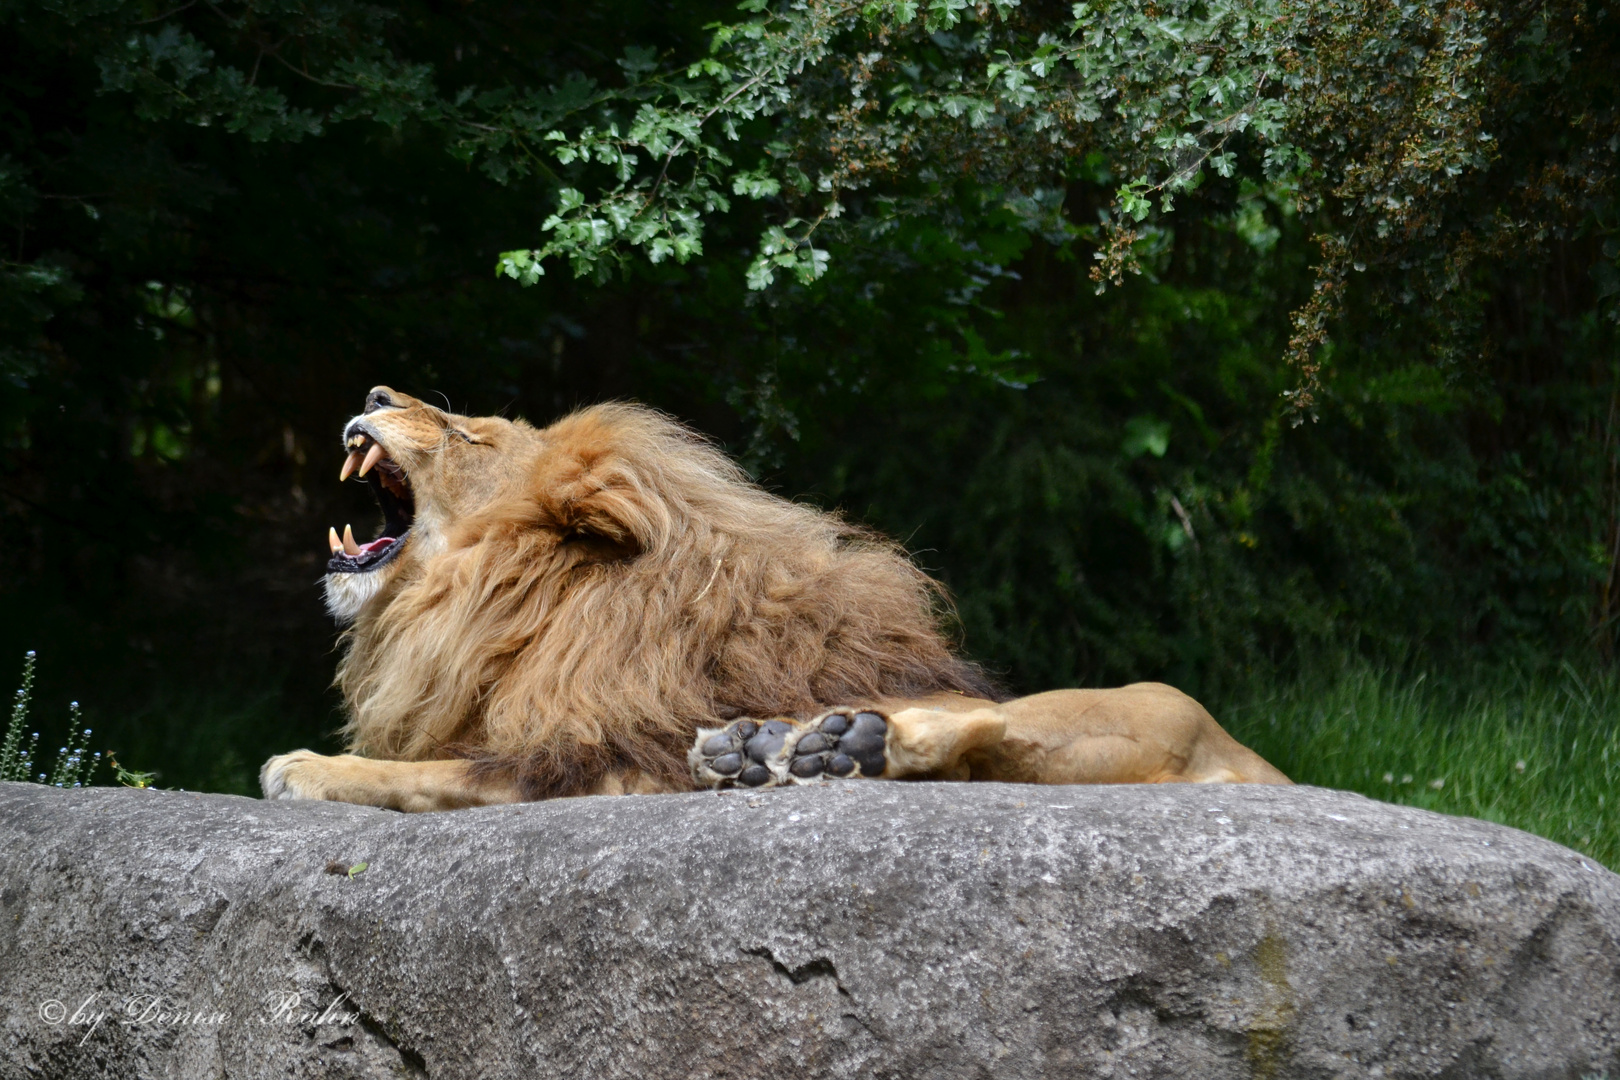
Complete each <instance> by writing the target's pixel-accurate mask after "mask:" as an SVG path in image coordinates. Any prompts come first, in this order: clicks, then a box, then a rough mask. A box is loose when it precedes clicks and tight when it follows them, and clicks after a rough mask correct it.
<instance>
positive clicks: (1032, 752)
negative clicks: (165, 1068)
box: [259, 386, 1289, 810]
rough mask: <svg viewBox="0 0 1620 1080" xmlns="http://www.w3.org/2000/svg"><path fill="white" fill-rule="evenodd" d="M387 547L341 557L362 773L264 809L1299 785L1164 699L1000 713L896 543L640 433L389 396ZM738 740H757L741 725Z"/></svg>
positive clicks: (364, 463) (380, 455) (364, 431)
mask: <svg viewBox="0 0 1620 1080" xmlns="http://www.w3.org/2000/svg"><path fill="white" fill-rule="evenodd" d="M343 445H344V446H345V447H346V448H347V450H348V459H347V460H346V461H345V462H344V464H343V470H342V478H343V479H347V478H348V477H349V476H350V474H351V473H353V474H355V475H357V476H359V477H362V478H365V479H366V480H367V481H369V483H370V485H371V489H372V492H373V493H374V494H375V495H376V497H377V500H378V502H379V503H380V504H381V507H382V514H383V532H382V535H380V536H379V537H378V538H377V539H375V540H372V541H371V542H370V543H366V544H360V543H356V541H355V539H354V536H353V534H352V532H351V531H350V530H349V529H348V528H345V529H344V533H343V536H342V537H341V538H340V537H339V536H338V535H337V531H336V530H335V529H334V530H333V531H332V533H331V535H330V544H331V548H332V561H331V562H330V563H329V564H328V566H327V575H326V602H327V606H328V607H329V608H330V609H331V611H332V614H333V616H335V617H336V618H337V620H338V621H339V622H340V623H344V624H347V625H348V630H347V631H346V632H345V633H344V641H345V644H346V646H347V653H346V655H345V656H344V658H343V661H342V664H341V666H340V667H339V670H338V684H339V686H341V688H342V690H343V695H344V698H345V700H346V701H347V704H348V714H349V721H348V725H347V726H346V728H345V729H344V730H345V734H346V735H347V737H348V743H349V747H350V749H351V750H353V751H354V752H353V753H350V754H342V755H339V756H336V757H325V756H322V755H319V754H314V753H311V752H309V751H308V750H297V751H294V752H293V753H290V754H282V755H279V756H277V757H273V758H271V759H270V760H269V761H267V762H266V763H265V765H264V768H263V769H262V770H261V771H260V774H259V778H260V783H261V784H262V786H263V788H264V794H265V797H266V798H271V799H277V798H279V799H299V798H305V799H337V800H341V801H344V802H355V803H365V804H369V805H373V806H387V807H393V808H395V809H399V810H440V809H450V808H454V807H461V806H475V805H480V804H486V803H504V802H516V801H520V800H526V799H543V798H548V797H552V796H560V795H583V794H592V793H603V794H606V793H621V792H661V791H690V790H693V789H696V788H703V787H717V786H723V785H728V784H734V783H735V784H742V785H745V786H749V787H761V786H770V785H777V784H791V783H804V782H808V781H814V780H819V779H821V778H822V777H824V776H840V777H845V776H847V777H880V776H881V777H885V778H898V777H907V778H917V779H953V780H1014V781H1028V782H1033V783H1048V784H1067V783H1142V782H1146V783H1153V782H1160V781H1175V780H1183V781H1250V782H1257V783H1273V784H1286V783H1288V782H1289V781H1288V778H1287V777H1285V776H1284V775H1283V774H1282V773H1280V772H1278V771H1277V770H1276V769H1274V768H1272V767H1271V766H1270V765H1269V764H1267V763H1266V762H1265V761H1264V760H1262V759H1261V758H1260V756H1259V755H1257V754H1255V753H1254V752H1253V751H1251V750H1248V749H1246V748H1245V747H1243V746H1241V745H1240V744H1239V743H1237V742H1236V741H1235V740H1234V739H1233V738H1232V737H1231V736H1230V735H1228V734H1227V733H1226V732H1225V731H1223V730H1222V729H1221V727H1220V726H1219V725H1218V724H1216V723H1215V721H1214V720H1213V719H1212V718H1211V717H1210V715H1209V714H1208V713H1207V712H1205V711H1204V710H1203V708H1202V707H1200V706H1199V704H1198V703H1197V702H1195V701H1193V700H1192V699H1191V698H1189V697H1187V696H1186V695H1185V694H1182V693H1180V692H1179V691H1177V690H1173V689H1171V688H1170V687H1168V686H1163V685H1160V684H1157V683H1138V684H1136V685H1133V686H1127V687H1124V688H1122V689H1119V690H1055V691H1052V692H1050V693H1045V694H1036V695H1034V696H1032V697H1025V698H1019V699H1017V700H1014V701H1007V700H1005V699H1004V696H1003V695H999V694H998V693H997V692H996V690H995V689H994V687H993V686H992V685H991V684H990V682H989V681H988V680H987V679H986V678H985V677H984V676H983V675H982V674H981V673H980V672H979V670H978V669H977V668H976V667H974V666H973V665H972V664H970V663H968V662H967V661H965V660H962V659H960V658H959V657H957V656H955V655H954V654H953V653H952V651H951V649H950V646H949V645H948V644H947V642H946V640H945V637H944V636H943V634H942V633H941V630H940V625H939V609H940V606H941V603H940V602H941V598H942V597H941V588H940V586H939V585H938V583H936V582H935V581H933V580H932V579H931V578H929V577H928V576H927V575H926V574H924V573H923V572H922V571H920V570H918V569H917V568H916V567H915V566H914V565H912V563H911V561H910V560H909V559H908V558H907V557H906V554H905V552H904V551H902V550H901V549H900V548H899V547H898V546H896V545H895V544H893V543H890V542H889V541H887V540H885V539H883V538H881V537H878V536H876V535H874V534H872V533H870V532H867V531H866V530H864V529H861V528H858V527H856V526H853V525H850V524H849V523H847V522H845V521H843V520H841V519H840V518H838V517H837V516H835V515H833V514H828V513H823V512H822V511H819V510H815V509H812V508H811V507H808V506H803V505H800V504H797V503H791V502H788V501H787V500H785V499H780V498H777V497H776V496H774V495H770V494H767V493H766V492H765V491H763V490H761V489H760V488H759V487H757V486H755V485H754V484H752V483H751V482H749V480H748V479H747V477H746V476H745V475H744V474H743V472H742V470H741V469H739V468H738V467H737V466H736V465H735V464H733V463H732V462H731V461H730V460H729V459H728V458H726V457H725V456H724V455H723V454H722V453H720V451H718V450H716V449H715V448H714V447H713V446H711V445H709V443H707V442H706V441H704V440H703V439H702V438H701V437H699V436H698V435H696V434H694V433H693V432H691V431H689V430H688V429H686V428H684V427H682V426H681V425H680V424H677V423H676V422H674V421H673V420H671V419H669V418H668V417H666V416H664V415H662V414H660V413H657V412H654V411H653V410H651V409H647V408H642V407H640V406H636V405H622V404H619V405H598V406H595V407H594V408H589V409H584V410H582V411H580V412H576V413H574V414H573V415H571V416H567V417H564V418H563V419H562V420H559V421H557V422H556V423H555V424H552V425H551V426H550V427H548V428H543V429H536V428H534V427H531V426H530V425H528V424H526V423H523V422H522V421H514V420H504V419H500V418H498V417H482V418H473V417H466V416H456V415H454V414H452V413H448V412H443V411H441V410H439V409H435V408H433V407H432V406H430V405H426V404H424V403H423V402H420V401H418V400H416V399H415V398H412V397H407V396H406V395H404V394H401V393H398V392H397V391H394V390H391V389H389V388H388V387H386V386H379V387H377V388H376V389H375V390H373V391H371V393H370V395H368V396H367V398H366V405H365V411H364V412H363V413H362V414H361V415H359V416H357V417H355V418H354V419H353V420H352V421H350V422H349V424H348V426H347V427H346V428H345V429H344V432H343ZM750 717H758V718H768V719H749V718H750Z"/></svg>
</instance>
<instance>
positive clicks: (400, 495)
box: [326, 424, 416, 574]
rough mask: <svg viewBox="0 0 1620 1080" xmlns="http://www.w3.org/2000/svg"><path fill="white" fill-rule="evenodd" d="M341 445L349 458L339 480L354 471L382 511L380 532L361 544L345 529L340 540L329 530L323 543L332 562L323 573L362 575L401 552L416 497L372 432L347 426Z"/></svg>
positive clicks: (409, 482) (344, 478)
mask: <svg viewBox="0 0 1620 1080" xmlns="http://www.w3.org/2000/svg"><path fill="white" fill-rule="evenodd" d="M344 445H345V446H347V447H348V449H349V456H348V458H347V459H346V460H345V461H344V462H343V472H342V474H341V476H340V477H339V479H340V480H347V479H348V478H349V475H350V474H351V473H354V472H356V471H357V470H358V475H359V476H360V477H361V478H362V479H364V480H365V481H366V482H367V483H368V484H370V485H371V493H372V494H373V495H374V496H376V498H377V505H378V506H379V507H381V508H382V514H383V528H382V535H380V536H378V537H377V539H375V540H372V541H370V542H368V543H364V544H362V543H358V542H357V541H356V540H355V538H354V531H353V530H352V529H351V528H350V527H349V526H347V525H345V526H344V527H343V535H342V536H341V537H339V536H338V532H337V529H335V528H334V529H331V530H329V531H328V534H327V543H328V544H329V545H330V546H331V548H332V560H331V561H330V562H328V563H327V564H326V572H327V573H329V574H364V573H369V572H371V571H373V570H376V569H378V568H380V567H382V566H384V565H386V564H387V563H388V562H389V561H391V560H392V559H393V558H394V557H395V556H396V555H398V554H399V553H400V551H401V550H402V549H403V548H404V546H405V534H406V533H408V532H410V531H411V522H412V521H413V520H414V519H415V517H416V497H415V495H414V494H413V493H412V492H411V481H410V477H408V476H406V475H405V470H404V469H402V468H400V466H399V463H398V462H396V461H395V460H394V459H393V458H391V457H389V456H388V451H387V450H385V449H384V448H383V445H382V443H380V442H378V441H377V436H376V435H375V434H374V433H373V432H371V431H369V430H368V429H366V428H365V427H362V426H360V425H359V424H353V425H350V427H349V430H348V432H347V433H346V434H345V438H344ZM368 473H369V474H370V475H369V476H367V474H368Z"/></svg>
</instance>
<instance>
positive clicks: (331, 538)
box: [326, 527, 343, 555]
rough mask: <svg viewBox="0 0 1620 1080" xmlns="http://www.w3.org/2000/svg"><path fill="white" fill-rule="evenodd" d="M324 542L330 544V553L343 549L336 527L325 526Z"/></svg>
mask: <svg viewBox="0 0 1620 1080" xmlns="http://www.w3.org/2000/svg"><path fill="white" fill-rule="evenodd" d="M326 542H327V543H328V544H331V545H332V554H334V555H336V554H337V553H338V552H340V551H342V550H343V541H341V540H339V539H338V534H337V529H335V528H332V527H328V528H327V530H326Z"/></svg>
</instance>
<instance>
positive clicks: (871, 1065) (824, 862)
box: [0, 782, 1620, 1080]
mask: <svg viewBox="0 0 1620 1080" xmlns="http://www.w3.org/2000/svg"><path fill="white" fill-rule="evenodd" d="M362 862H363V863H365V864H366V867H365V869H364V870H361V871H359V872H356V873H354V874H352V875H351V874H350V873H349V872H348V868H350V867H353V866H355V865H357V864H359V863H362ZM0 914H3V916H4V917H3V918H0V994H3V995H4V999H5V1010H4V1017H5V1019H4V1023H5V1028H4V1031H3V1033H0V1075H3V1076H5V1077H24V1076H45V1077H52V1078H55V1077H63V1078H67V1077H83V1076H98V1077H102V1076H104V1077H117V1078H119V1080H127V1078H133V1077H144V1076H153V1077H158V1076H171V1077H188V1078H189V1077H215V1076H230V1077H250V1076H251V1077H258V1076H265V1077H269V1076H275V1077H329V1076H331V1077H343V1076H360V1077H372V1076H396V1075H403V1076H420V1075H427V1076H434V1077H439V1076H444V1077H472V1078H497V1077H590V1078H595V1077H629V1078H635V1080H655V1078H665V1077H668V1078H672V1080H673V1078H679V1080H688V1078H696V1077H737V1078H752V1077H776V1076H793V1077H863V1078H866V1077H928V1078H945V1077H975V1078H978V1077H1009V1078H1012V1077H1016V1078H1020V1080H1024V1078H1035V1077H1059V1076H1061V1077H1109V1076H1120V1077H1124V1076H1135V1077H1176V1078H1198V1080H1216V1078H1223V1077H1341V1076H1342V1077H1377V1076H1383V1077H1420V1076H1421V1077H1453V1078H1472V1077H1569V1078H1571V1080H1578V1078H1580V1077H1582V1076H1585V1075H1593V1074H1602V1073H1604V1072H1607V1073H1608V1074H1609V1075H1610V1076H1620V877H1617V876H1616V875H1614V874H1612V873H1610V872H1609V871H1607V870H1605V869H1603V868H1602V867H1599V866H1597V865H1596V864H1594V863H1592V862H1591V861H1590V860H1587V859H1583V858H1582V857H1581V856H1579V855H1577V854H1576V853H1574V852H1572V851H1569V850H1568V849H1566V848H1562V847H1559V846H1558V845H1556V844H1552V843H1549V842H1548V841H1545V840H1540V839H1537V838H1535V837H1533V836H1529V835H1527V834H1525V833H1522V832H1517V831H1515V830H1512V829H1506V828H1501V827H1498V826H1494V825H1488V824H1484V823H1482V822H1478V821H1473V820H1469V819H1464V818H1451V817H1443V816H1440V815H1436V814H1430V813H1424V812H1422V811H1416V810H1409V809H1404V808H1401V807H1395V806H1389V805H1385V804H1382V803H1378V802H1373V801H1370V800H1367V799H1364V798H1361V797H1359V796H1355V795H1349V794H1344V793H1341V792H1333V791H1325V790H1320V789H1312V788H1292V789H1290V788H1271V787H1194V786H1190V785H1171V786H1161V787H1110V788H1103V787H1096V788H1073V787H1071V788H1058V787H1021V786H1010V785H999V784H971V785H968V784H960V785H952V784H901V783H873V782H846V783H841V784H834V785H832V786H828V787H820V788H798V789H783V790H774V791H767V792H743V791H738V792H728V793H725V794H700V795H675V796H645V797H619V798H588V799H573V800H566V801H559V802H552V803H542V804H532V805H526V806H518V807H500V808H488V809H481V810H461V811H456V812H454V813H446V814H423V815H416V816H405V815H400V814H395V813H390V812H387V811H381V810H372V809H367V808H362V807H353V806H342V805H335V804H330V803H274V804H272V803H263V802H257V801H252V800H248V799H239V798H232V797H227V796H212V795H191V794H185V793H173V792H157V791H133V790H126V791H114V790H91V791H85V792H61V791H55V790H50V789H45V788H41V787H36V786H31V785H19V784H0ZM295 995H296V996H295ZM53 1003H60V1007H58V1006H57V1005H55V1004H53ZM87 1003H88V1004H87ZM98 1013H104V1014H105V1016H104V1017H103V1018H102V1019H100V1021H99V1022H97V1020H96V1014H98Z"/></svg>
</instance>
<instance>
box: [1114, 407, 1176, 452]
mask: <svg viewBox="0 0 1620 1080" xmlns="http://www.w3.org/2000/svg"><path fill="white" fill-rule="evenodd" d="M1169 449H1170V423H1169V421H1166V420H1160V419H1158V418H1157V417H1153V416H1134V417H1132V418H1131V419H1129V420H1127V421H1126V422H1125V439H1124V441H1123V442H1122V443H1120V450H1121V451H1123V452H1124V454H1125V456H1126V457H1128V458H1138V457H1141V456H1142V455H1143V454H1152V455H1153V456H1154V457H1156V458H1162V457H1164V455H1165V451H1167V450H1169Z"/></svg>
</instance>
